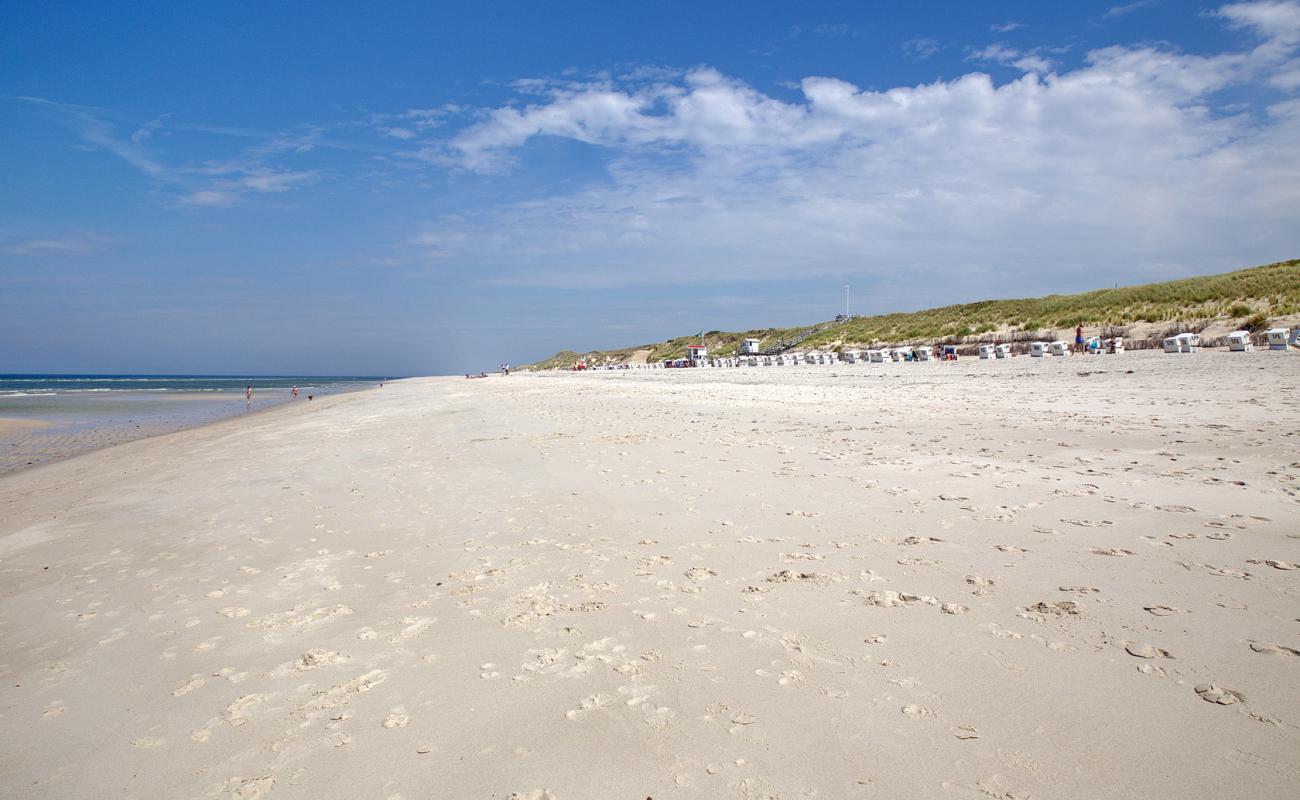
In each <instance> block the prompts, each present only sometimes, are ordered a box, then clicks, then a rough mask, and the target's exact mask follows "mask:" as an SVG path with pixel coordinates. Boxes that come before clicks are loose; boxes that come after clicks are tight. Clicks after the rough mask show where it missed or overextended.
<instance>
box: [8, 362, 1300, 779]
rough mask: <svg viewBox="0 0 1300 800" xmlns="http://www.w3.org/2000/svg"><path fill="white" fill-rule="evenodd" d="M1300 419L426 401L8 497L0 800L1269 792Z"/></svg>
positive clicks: (647, 394) (1291, 616)
mask: <svg viewBox="0 0 1300 800" xmlns="http://www.w3.org/2000/svg"><path fill="white" fill-rule="evenodd" d="M1130 370H1131V372H1130ZM1297 388H1300V361H1298V360H1296V359H1294V358H1289V357H1286V356H1283V357H1281V358H1272V357H1271V356H1270V355H1269V354H1265V353H1254V354H1245V357H1240V356H1236V355H1230V354H1198V356H1197V357H1195V358H1192V359H1177V358H1173V357H1167V356H1162V355H1156V354H1129V355H1127V356H1124V357H1119V358H1115V359H1109V358H1101V359H1095V358H1082V357H1080V358H1077V359H1066V360H1061V361H1058V362H1054V363H1051V362H1049V363H1043V362H1038V361H1037V360H1034V361H1031V360H1029V359H1016V360H1014V361H1013V362H1012V363H1010V364H998V365H990V364H981V363H979V362H976V361H963V362H959V363H958V364H957V365H950V364H938V363H932V364H915V365H907V364H904V365H887V366H885V365H876V366H874V367H871V366H852V367H851V366H840V367H809V368H798V369H789V370H761V369H760V370H727V371H723V370H682V371H680V372H677V373H659V372H656V373H640V374H638V373H635V372H629V373H603V374H596V375H576V376H575V375H563V374H562V375H546V376H523V375H520V376H511V377H510V378H493V379H491V380H485V381H465V380H464V379H463V378H462V379H454V378H453V379H421V380H410V381H402V382H398V383H394V384H390V385H389V386H387V387H385V388H384V389H382V390H377V391H368V392H364V393H359V394H357V395H351V396H343V397H338V398H328V399H327V400H326V402H324V403H319V404H316V405H315V406H314V407H312V408H309V409H301V408H300V409H289V410H286V411H284V412H283V413H281V412H270V413H268V414H266V415H255V416H254V417H250V418H248V419H244V420H238V421H232V422H229V423H222V424H220V425H215V426H210V427H208V428H203V429H199V430H194V431H185V432H182V433H178V434H170V435H168V436H163V437H158V438H156V439H151V440H147V441H141V442H134V443H131V444H129V445H124V446H121V447H117V448H112V449H109V450H105V451H100V452H96V453H91V454H89V455H86V456H81V457H78V458H75V459H72V460H69V461H66V462H61V463H57V464H52V465H49V466H46V467H42V468H39V469H36V470H32V471H29V472H21V473H17V474H15V475H11V476H7V477H5V478H2V479H0V518H2V519H3V520H4V521H3V523H0V575H2V576H3V581H0V638H2V639H3V641H4V642H5V645H6V646H5V647H4V648H3V654H2V655H0V677H3V679H4V680H3V683H2V684H0V726H2V727H3V729H4V732H5V733H6V740H7V741H8V742H9V743H10V744H9V745H7V746H6V748H5V750H4V752H3V753H2V754H0V791H3V793H4V794H5V796H14V797H23V796H33V797H34V796H59V797H99V796H103V795H104V794H105V793H106V792H107V791H112V792H114V793H115V794H119V795H122V796H127V797H156V796H172V797H196V798H198V797H240V798H250V797H269V796H285V797H298V796H303V797H305V796H312V797H356V796H376V797H406V798H414V797H425V796H439V797H444V796H445V797H494V796H495V797H511V796H518V797H525V798H544V797H545V798H558V800H571V799H572V798H594V797H613V796H619V797H623V796H626V797H646V796H653V797H738V798H755V797H780V798H793V797H810V796H821V797H846V798H849V797H852V798H933V797H948V796H951V797H955V798H961V797H972V798H978V797H999V798H1020V797H1078V798H1095V797H1131V796H1153V797H1158V796H1215V795H1218V796H1259V797H1281V796H1285V795H1286V794H1288V793H1289V792H1290V791H1291V789H1292V788H1293V787H1294V785H1295V784H1296V782H1297V780H1298V779H1300V756H1297V753H1300V746H1298V745H1300V740H1298V737H1300V728H1298V727H1297V726H1298V725H1300V700H1298V698H1297V695H1296V693H1295V691H1294V681H1295V678H1296V675H1297V672H1296V671H1297V669H1300V658H1297V657H1296V654H1297V652H1300V640H1298V639H1297V630H1298V628H1300V623H1298V622H1297V619H1296V618H1297V613H1296V609H1297V602H1296V599H1297V594H1298V592H1300V585H1298V584H1297V580H1300V568H1297V565H1298V564H1300V531H1298V530H1297V528H1296V520H1297V516H1298V515H1297V509H1298V506H1297V500H1298V499H1300V480H1298V478H1297V471H1298V470H1300V431H1298V430H1297V429H1296V428H1295V426H1294V425H1289V424H1287V422H1286V421H1287V420H1294V419H1295V417H1296V411H1297V410H1298V408H1297V402H1298V401H1297V399H1296V398H1297V397H1298V396H1300V395H1298V394H1297V392H1296V389H1297Z"/></svg>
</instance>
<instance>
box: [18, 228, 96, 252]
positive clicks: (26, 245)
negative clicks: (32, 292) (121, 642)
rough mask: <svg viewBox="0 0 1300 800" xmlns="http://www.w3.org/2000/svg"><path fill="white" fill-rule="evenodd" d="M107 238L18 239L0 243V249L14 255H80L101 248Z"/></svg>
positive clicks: (79, 235) (84, 235)
mask: <svg viewBox="0 0 1300 800" xmlns="http://www.w3.org/2000/svg"><path fill="white" fill-rule="evenodd" d="M107 243H108V240H107V239H105V238H104V237H102V236H97V235H95V234H88V233H87V234H73V235H69V236H60V237H47V238H35V239H20V240H17V241H10V242H6V243H5V244H3V245H0V249H2V250H3V251H4V252H6V253H8V254H9V255H14V256H81V255H86V254H88V253H94V252H97V251H99V250H102V249H103V248H104V246H105V245H106V244H107Z"/></svg>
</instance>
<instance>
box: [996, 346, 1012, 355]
mask: <svg viewBox="0 0 1300 800" xmlns="http://www.w3.org/2000/svg"><path fill="white" fill-rule="evenodd" d="M993 355H994V356H995V357H997V358H1011V345H1009V344H999V345H996V346H995V347H994V348H993Z"/></svg>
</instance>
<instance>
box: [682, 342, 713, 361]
mask: <svg viewBox="0 0 1300 800" xmlns="http://www.w3.org/2000/svg"><path fill="white" fill-rule="evenodd" d="M708 357H709V348H708V347H706V346H705V345H703V344H688V345H686V358H687V359H688V360H690V361H694V362H695V364H696V366H699V364H700V362H701V361H704V360H705V359H707V358H708Z"/></svg>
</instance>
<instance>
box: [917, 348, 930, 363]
mask: <svg viewBox="0 0 1300 800" xmlns="http://www.w3.org/2000/svg"><path fill="white" fill-rule="evenodd" d="M912 355H913V357H914V358H915V359H916V360H917V361H929V360H930V359H932V358H934V348H933V347H918V348H916V349H915V350H913V351H912Z"/></svg>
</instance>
